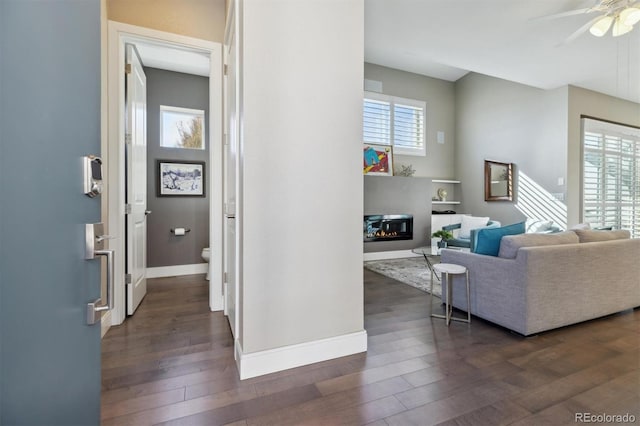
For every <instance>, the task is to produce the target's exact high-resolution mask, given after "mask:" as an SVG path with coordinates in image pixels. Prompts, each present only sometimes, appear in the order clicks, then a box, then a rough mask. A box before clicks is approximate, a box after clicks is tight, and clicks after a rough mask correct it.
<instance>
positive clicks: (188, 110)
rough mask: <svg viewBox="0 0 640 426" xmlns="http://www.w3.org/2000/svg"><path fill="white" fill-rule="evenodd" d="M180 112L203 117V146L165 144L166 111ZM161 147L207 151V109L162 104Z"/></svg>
mask: <svg viewBox="0 0 640 426" xmlns="http://www.w3.org/2000/svg"><path fill="white" fill-rule="evenodd" d="M165 112H169V113H172V112H173V113H179V114H189V115H191V116H194V117H201V120H202V147H201V148H191V147H182V146H174V145H165V144H164V124H165V123H164V120H165V118H164V113H165ZM159 139H160V147H161V148H169V149H195V150H198V151H206V149H207V133H206V111H205V110H204V109H196V108H184V107H177V106H171V105H160V138H159Z"/></svg>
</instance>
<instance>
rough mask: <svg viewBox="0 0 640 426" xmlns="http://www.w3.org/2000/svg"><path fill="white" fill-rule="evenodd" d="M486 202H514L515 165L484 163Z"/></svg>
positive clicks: (488, 161)
mask: <svg viewBox="0 0 640 426" xmlns="http://www.w3.org/2000/svg"><path fill="white" fill-rule="evenodd" d="M484 200H485V201H513V163H500V162H498V161H490V160H485V161H484Z"/></svg>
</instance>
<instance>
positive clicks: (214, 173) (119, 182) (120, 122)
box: [102, 21, 224, 326]
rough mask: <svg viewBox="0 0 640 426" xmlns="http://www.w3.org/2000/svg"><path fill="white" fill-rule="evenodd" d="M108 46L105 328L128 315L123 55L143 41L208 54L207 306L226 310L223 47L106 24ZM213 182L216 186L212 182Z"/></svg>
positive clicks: (126, 26)
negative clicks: (110, 278) (110, 287)
mask: <svg viewBox="0 0 640 426" xmlns="http://www.w3.org/2000/svg"><path fill="white" fill-rule="evenodd" d="M107 32H108V36H107V37H108V38H107V40H108V42H107V43H108V45H107V98H108V100H107V103H108V104H107V126H106V127H107V137H106V138H105V142H103V146H102V156H103V159H104V160H105V162H106V169H105V172H106V179H105V181H106V182H107V188H106V191H105V193H104V194H103V197H104V196H105V195H106V197H105V198H106V200H105V201H106V203H107V206H108V207H107V213H106V214H107V218H106V219H105V223H107V232H108V234H109V235H111V237H112V239H111V240H110V241H109V248H111V249H114V250H115V258H114V268H115V273H114V279H115V282H114V284H115V292H114V297H115V307H114V309H113V311H112V313H111V316H110V318H109V316H105V317H104V318H103V321H106V322H107V324H106V326H109V325H118V324H121V323H122V322H123V321H124V319H125V316H126V304H125V293H126V291H125V284H124V274H125V272H124V271H125V264H126V263H125V262H126V259H125V245H126V241H125V215H124V211H125V202H124V200H125V192H124V191H125V184H126V182H125V161H124V159H125V155H124V152H125V142H124V129H125V120H124V119H125V116H124V114H125V111H124V86H125V84H124V67H125V58H124V52H125V48H124V45H125V43H132V44H135V43H136V42H139V41H144V42H152V43H156V44H165V45H171V46H174V47H176V46H177V47H180V48H185V49H192V50H196V51H198V52H202V53H204V54H208V55H209V59H210V64H211V65H210V67H209V122H208V126H209V129H217V131H215V132H213V131H211V132H208V133H209V143H210V149H209V164H210V166H209V170H210V171H211V172H210V173H207V175H208V177H207V180H208V182H207V183H206V185H207V187H208V188H209V191H210V196H211V199H210V200H211V202H210V205H209V247H210V249H211V257H210V259H209V272H210V274H209V275H210V281H209V308H210V309H211V310H212V311H219V310H222V308H223V288H222V284H223V275H224V272H223V264H222V256H223V247H224V241H223V226H224V219H223V213H224V212H223V187H224V180H223V179H224V173H223V164H222V158H223V152H224V151H223V143H222V132H223V127H222V126H223V119H222V102H223V99H222V73H223V69H222V45H221V44H220V43H215V42H212V41H208V40H202V39H197V38H193V37H187V36H183V35H178V34H173V33H167V32H164V31H158V30H152V29H149V28H144V27H138V26H135V25H129V24H123V23H121V22H116V21H108V29H107ZM212 182H215V184H212Z"/></svg>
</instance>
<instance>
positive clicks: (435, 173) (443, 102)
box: [364, 63, 457, 179]
mask: <svg viewBox="0 0 640 426" xmlns="http://www.w3.org/2000/svg"><path fill="white" fill-rule="evenodd" d="M364 78H366V79H370V80H376V81H380V82H382V88H383V90H382V93H384V94H385V95H391V96H399V97H402V98H410V99H417V100H421V101H425V102H426V103H427V114H426V115H427V117H426V123H425V129H426V142H427V155H426V156H425V157H418V156H412V155H397V154H395V155H394V156H393V157H394V161H395V163H394V166H395V169H396V170H399V169H400V165H405V166H406V165H409V164H411V165H412V166H413V168H414V169H415V170H416V174H415V175H414V176H416V177H418V176H422V177H432V178H443V179H455V178H456V177H457V175H456V167H455V158H454V152H455V143H456V135H455V84H454V83H452V82H450V81H445V80H440V79H437V78H431V77H426V76H424V75H419V74H414V73H410V72H405V71H400V70H396V69H393V68H387V67H383V66H380V65H375V64H369V63H365V64H364ZM438 131H443V132H444V133H445V143H444V144H438V143H437V142H436V133H437V132H438Z"/></svg>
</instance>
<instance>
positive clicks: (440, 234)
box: [431, 229, 453, 249]
mask: <svg viewBox="0 0 640 426" xmlns="http://www.w3.org/2000/svg"><path fill="white" fill-rule="evenodd" d="M431 238H440V241H438V248H441V249H442V248H446V247H447V240H450V239H452V238H453V233H452V232H451V231H445V230H444V229H440V230H438V231H436V232H434V233H433V234H431Z"/></svg>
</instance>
